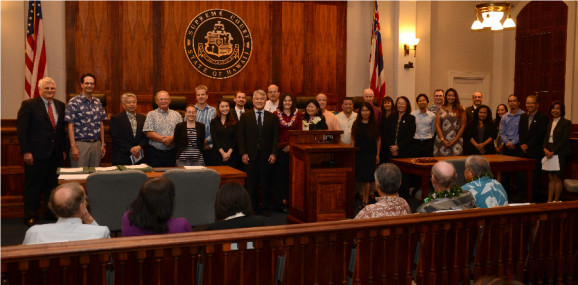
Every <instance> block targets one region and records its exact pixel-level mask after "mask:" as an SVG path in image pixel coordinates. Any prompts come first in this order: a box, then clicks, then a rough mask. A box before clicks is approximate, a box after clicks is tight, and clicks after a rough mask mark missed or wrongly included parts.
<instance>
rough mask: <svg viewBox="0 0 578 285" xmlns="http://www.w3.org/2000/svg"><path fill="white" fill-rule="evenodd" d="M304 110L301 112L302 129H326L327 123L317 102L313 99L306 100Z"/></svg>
mask: <svg viewBox="0 0 578 285" xmlns="http://www.w3.org/2000/svg"><path fill="white" fill-rule="evenodd" d="M306 106H307V107H305V112H304V113H303V122H302V123H303V130H304V131H309V130H311V131H312V130H327V129H328V127H327V123H326V122H325V117H324V116H323V113H322V111H321V107H320V106H319V102H317V100H315V99H313V100H310V101H309V102H307V105H306Z"/></svg>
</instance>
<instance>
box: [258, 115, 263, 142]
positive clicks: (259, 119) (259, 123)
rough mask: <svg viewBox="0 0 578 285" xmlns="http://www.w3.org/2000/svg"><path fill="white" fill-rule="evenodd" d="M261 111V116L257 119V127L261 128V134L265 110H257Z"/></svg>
mask: <svg viewBox="0 0 578 285" xmlns="http://www.w3.org/2000/svg"><path fill="white" fill-rule="evenodd" d="M257 113H259V118H258V119H257V129H258V130H259V136H260V135H261V131H263V117H262V114H263V111H259V112H257Z"/></svg>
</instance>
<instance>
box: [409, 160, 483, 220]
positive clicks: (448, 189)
mask: <svg viewBox="0 0 578 285" xmlns="http://www.w3.org/2000/svg"><path fill="white" fill-rule="evenodd" d="M457 178H458V174H457V173H456V169H455V167H454V165H453V164H451V163H448V162H445V161H439V162H437V163H436V164H434V166H433V167H432V169H431V182H432V184H433V188H434V191H435V192H434V193H433V194H432V195H430V196H429V197H427V198H426V200H425V201H424V202H425V203H423V204H421V205H420V206H419V207H418V208H417V210H416V212H418V213H433V212H437V211H447V210H462V209H471V208H475V207H476V199H475V198H474V195H472V193H471V192H469V191H467V190H462V189H461V187H457V185H456V180H457Z"/></svg>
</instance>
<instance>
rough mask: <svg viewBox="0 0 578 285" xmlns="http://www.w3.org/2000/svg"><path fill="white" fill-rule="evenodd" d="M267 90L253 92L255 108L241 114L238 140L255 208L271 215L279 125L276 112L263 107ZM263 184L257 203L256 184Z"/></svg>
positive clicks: (248, 187)
mask: <svg viewBox="0 0 578 285" xmlns="http://www.w3.org/2000/svg"><path fill="white" fill-rule="evenodd" d="M266 100H267V94H265V91H263V90H256V91H255V92H253V106H254V109H253V110H250V111H247V112H245V113H244V114H243V115H241V120H240V121H239V127H238V130H237V140H238V146H239V154H241V160H242V161H243V164H245V167H246V170H247V184H246V185H247V190H248V191H249V194H250V196H251V202H252V205H253V207H254V208H256V209H258V210H262V211H263V214H264V215H265V216H270V215H271V212H270V211H271V204H272V198H273V197H272V189H271V187H272V183H271V176H272V174H273V164H275V161H276V159H277V142H278V141H279V127H278V124H277V119H276V117H275V115H273V114H272V113H270V112H267V111H265V110H264V108H265V102H266ZM259 182H260V184H261V203H262V205H261V206H260V207H257V205H259V204H258V200H257V188H258V186H259Z"/></svg>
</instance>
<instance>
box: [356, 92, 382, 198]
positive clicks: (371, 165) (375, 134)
mask: <svg viewBox="0 0 578 285" xmlns="http://www.w3.org/2000/svg"><path fill="white" fill-rule="evenodd" d="M351 145H352V146H356V147H359V151H358V152H357V155H356V156H355V181H356V182H360V183H361V194H362V196H361V198H362V202H363V206H365V205H367V204H368V203H369V191H370V190H371V184H372V183H373V182H374V181H375V178H374V177H373V173H374V172H375V167H376V165H377V164H379V151H380V148H381V137H380V136H379V128H378V126H377V121H376V120H375V116H374V115H373V106H372V105H371V104H370V103H367V102H363V104H362V105H361V107H360V108H359V114H358V115H357V119H355V122H353V126H352V127H351Z"/></svg>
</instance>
